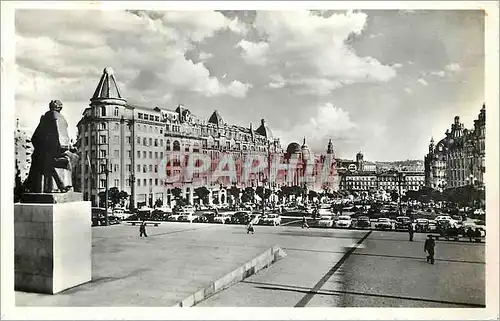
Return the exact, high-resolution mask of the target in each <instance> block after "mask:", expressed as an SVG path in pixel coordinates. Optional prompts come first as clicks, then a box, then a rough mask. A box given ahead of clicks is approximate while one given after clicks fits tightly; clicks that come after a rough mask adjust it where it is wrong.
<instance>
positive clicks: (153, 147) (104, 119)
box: [77, 67, 282, 208]
mask: <svg viewBox="0 0 500 321" xmlns="http://www.w3.org/2000/svg"><path fill="white" fill-rule="evenodd" d="M77 127H78V137H77V147H78V148H79V151H80V165H79V166H78V168H77V177H78V181H79V183H80V184H79V186H78V189H80V190H81V192H82V193H83V196H84V199H85V200H90V201H91V202H92V205H93V206H97V205H98V204H99V193H100V192H104V191H105V189H106V170H109V178H108V186H109V188H111V187H117V188H118V189H119V190H124V191H126V192H127V193H128V194H129V195H130V198H129V204H128V205H129V206H130V207H135V208H138V207H140V206H144V205H146V206H149V207H153V206H154V204H155V203H156V201H157V200H161V201H162V202H163V204H171V202H172V200H173V195H172V189H173V188H175V187H180V188H181V189H182V196H183V197H185V198H186V199H187V200H188V202H189V203H191V204H193V203H194V202H195V201H196V195H195V193H194V188H195V186H193V184H191V182H187V181H182V182H180V184H177V185H175V186H174V184H171V183H167V182H165V181H163V179H162V178H161V177H160V175H159V172H160V166H162V165H161V162H162V160H163V159H164V157H165V156H166V153H167V152H169V151H175V152H179V153H185V154H189V153H195V152H199V153H203V154H208V155H210V157H211V158H212V159H214V158H217V157H218V156H219V154H220V153H230V154H232V155H234V157H235V158H238V157H243V156H244V155H245V154H249V153H255V154H261V155H269V153H281V152H282V150H281V146H280V141H279V139H278V138H274V137H273V136H272V134H271V131H270V130H269V128H268V127H267V126H266V125H265V121H264V120H262V121H261V126H260V127H259V128H257V130H253V128H252V125H251V124H250V127H249V128H247V127H243V126H238V125H231V124H227V123H226V122H224V120H223V118H222V117H221V115H220V114H219V112H218V111H214V112H213V114H212V115H211V116H210V117H209V119H208V120H203V119H200V118H198V117H197V116H196V115H194V114H193V113H191V111H190V110H189V109H188V108H186V107H185V106H182V105H179V106H177V108H176V109H175V110H172V109H167V108H160V107H154V108H148V107H144V106H137V105H132V104H130V103H128V102H127V100H126V99H125V98H124V96H123V95H122V93H121V91H120V89H119V88H118V85H117V81H116V78H115V74H114V72H113V70H112V69H111V68H109V67H108V68H105V69H104V71H103V74H102V76H101V79H100V80H99V83H98V85H97V88H96V90H95V92H94V95H93V96H92V98H91V99H90V105H89V107H88V108H86V109H85V110H84V112H83V115H82V118H81V119H80V121H79V122H78V124H77ZM167 171H168V170H167ZM201 179H202V181H203V184H204V186H206V187H207V188H208V189H209V191H210V195H209V197H208V199H209V202H210V203H211V202H213V201H216V202H219V203H224V201H225V200H227V197H228V195H227V194H226V188H227V187H228V185H229V182H227V184H226V183H220V184H213V183H211V182H210V180H208V179H207V177H204V178H201ZM256 179H258V178H256ZM196 187H199V186H196ZM240 187H245V186H240Z"/></svg>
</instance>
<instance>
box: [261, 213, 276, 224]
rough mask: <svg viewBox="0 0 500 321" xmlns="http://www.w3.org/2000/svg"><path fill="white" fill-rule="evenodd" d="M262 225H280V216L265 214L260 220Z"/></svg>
mask: <svg viewBox="0 0 500 321" xmlns="http://www.w3.org/2000/svg"><path fill="white" fill-rule="evenodd" d="M260 224H262V225H273V226H276V225H281V216H279V215H278V214H267V215H266V216H264V217H263V218H262V219H261V220H260Z"/></svg>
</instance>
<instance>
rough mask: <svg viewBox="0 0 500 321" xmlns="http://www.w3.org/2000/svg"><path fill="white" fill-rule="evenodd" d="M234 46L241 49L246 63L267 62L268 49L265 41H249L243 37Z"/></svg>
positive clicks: (260, 63) (262, 63)
mask: <svg viewBox="0 0 500 321" xmlns="http://www.w3.org/2000/svg"><path fill="white" fill-rule="evenodd" d="M236 47H239V48H241V49H242V57H243V59H244V60H245V62H246V63H248V64H252V65H265V64H266V63H267V52H268V50H269V44H268V43H267V42H264V41H261V42H250V41H246V40H245V39H243V40H241V41H240V42H239V43H238V44H237V45H236Z"/></svg>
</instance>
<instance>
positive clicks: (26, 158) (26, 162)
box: [14, 119, 33, 182]
mask: <svg viewBox="0 0 500 321" xmlns="http://www.w3.org/2000/svg"><path fill="white" fill-rule="evenodd" d="M31 136H32V132H31V131H30V130H27V129H25V128H21V127H19V119H18V120H17V122H16V129H15V132H14V150H15V161H16V168H17V169H19V174H20V178H21V182H24V181H25V180H26V178H27V177H28V174H29V170H30V167H31V155H32V154H33V145H32V144H31Z"/></svg>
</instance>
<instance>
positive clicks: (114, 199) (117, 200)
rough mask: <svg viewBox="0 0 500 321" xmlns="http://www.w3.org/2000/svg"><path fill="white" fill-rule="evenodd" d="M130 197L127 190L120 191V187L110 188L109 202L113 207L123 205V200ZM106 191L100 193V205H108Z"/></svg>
mask: <svg viewBox="0 0 500 321" xmlns="http://www.w3.org/2000/svg"><path fill="white" fill-rule="evenodd" d="M128 197H129V195H128V193H127V192H125V191H120V190H119V189H118V187H111V188H110V189H109V190H108V202H109V203H110V205H111V207H112V208H115V207H116V205H118V204H120V205H122V204H123V202H124V201H125V200H126V199H127V198H128ZM105 198H106V192H100V193H99V207H106V203H105Z"/></svg>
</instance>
